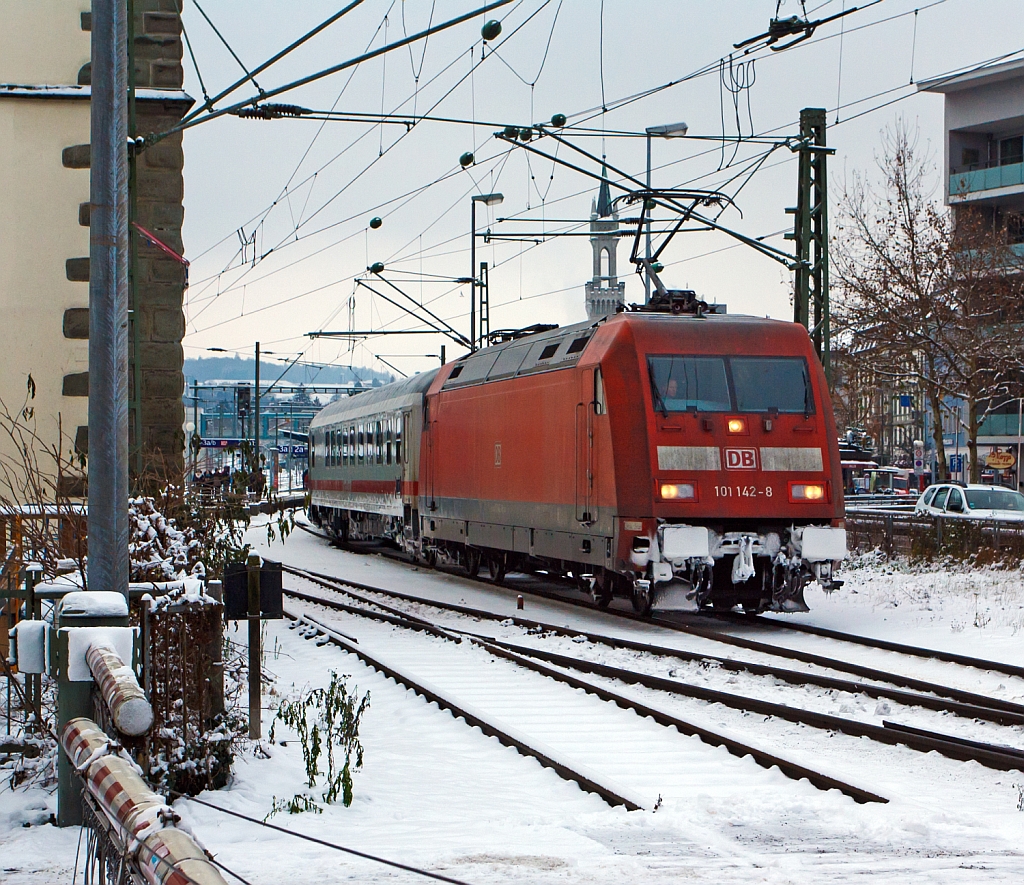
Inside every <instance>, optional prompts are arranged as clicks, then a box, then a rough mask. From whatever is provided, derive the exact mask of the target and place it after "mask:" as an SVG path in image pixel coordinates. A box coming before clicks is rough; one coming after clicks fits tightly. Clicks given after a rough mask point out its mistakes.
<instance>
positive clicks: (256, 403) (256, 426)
mask: <svg viewBox="0 0 1024 885" xmlns="http://www.w3.org/2000/svg"><path fill="white" fill-rule="evenodd" d="M252 393H253V418H254V420H253V425H252V457H253V467H252V472H253V473H255V472H256V471H258V470H260V343H259V341H257V342H256V387H255V389H254V390H253V392H252ZM260 473H261V475H262V471H261V470H260ZM260 497H262V495H261V496H260Z"/></svg>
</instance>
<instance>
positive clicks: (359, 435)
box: [356, 424, 366, 464]
mask: <svg viewBox="0 0 1024 885" xmlns="http://www.w3.org/2000/svg"><path fill="white" fill-rule="evenodd" d="M365 445H366V442H365V440H364V438H363V425H362V424H358V425H356V462H357V463H358V464H362V463H363V456H364V454H365V452H366V449H365Z"/></svg>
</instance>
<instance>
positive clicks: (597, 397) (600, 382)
mask: <svg viewBox="0 0 1024 885" xmlns="http://www.w3.org/2000/svg"><path fill="white" fill-rule="evenodd" d="M607 411H608V403H607V402H605V398H604V376H603V375H602V374H601V367H600V366H598V367H597V368H596V369H594V414H595V415H603V414H605V412H607Z"/></svg>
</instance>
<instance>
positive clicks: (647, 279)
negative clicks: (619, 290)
mask: <svg viewBox="0 0 1024 885" xmlns="http://www.w3.org/2000/svg"><path fill="white" fill-rule="evenodd" d="M650 189H651V133H650V132H648V133H647V190H650ZM650 211H651V210H648V212H647V248H646V250H645V253H644V255H645V257H646V258H647V264H646V266H645V267H644V304H647V303H649V302H650V300H651V215H650Z"/></svg>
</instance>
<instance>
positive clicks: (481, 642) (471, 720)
mask: <svg viewBox="0 0 1024 885" xmlns="http://www.w3.org/2000/svg"><path fill="white" fill-rule="evenodd" d="M285 614H287V615H288V616H289V617H293V618H296V620H304V621H306V622H307V623H311V624H312V625H314V626H317V627H319V628H320V629H321V630H323V631H324V632H325V634H326V635H327V636H328V638H329V641H330V642H331V643H332V644H334V645H338V646H340V647H343V648H345V649H346V650H349V651H351V652H352V653H353V654H356V655H358V656H359V657H360V659H362V660H363V661H364V662H366V663H368V664H370V666H373V667H374V668H375V669H378V670H380V671H381V672H382V673H385V675H387V676H390V677H391V678H393V679H395V681H396V682H399V683H400V684H403V685H406V687H409V688H412V689H413V690H414V691H417V692H419V693H420V694H422V695H423V696H424V697H425V698H427V699H428V700H433V701H435V702H437V704H438V706H441V707H443V708H445V709H450V710H451V711H452V712H453V713H455V715H456V716H462V717H463V718H465V719H466V722H467V723H468V724H470V725H476V726H478V727H480V728H481V730H482V731H484V733H485V734H492V732H491V731H488V730H487V728H484V725H483V724H481V723H484V720H483V719H482V718H481V717H479V716H477V715H475V714H467V713H466V712H465V711H462V710H461V709H458V712H456V710H457V708H456V707H455V705H454V704H453V703H452V702H450V701H447V700H446V699H444V698H443V697H441V696H440V695H439V694H437V693H436V692H435V691H434V690H432V689H423V688H422V687H420V686H417V685H416V684H415V683H413V682H412V680H411V679H410V678H409V677H405V676H401V674H398V675H396V674H397V671H394V670H393V669H392V668H386V669H382V667H385V666H386V665H381V664H380V663H379V662H377V661H375V659H373V658H371V657H370V656H369V655H367V654H366V653H365V652H364V651H363V650H362V649H358V648H357V647H356V646H355V645H351V644H350V643H349V642H347V641H344V640H342V639H340V638H338V637H336V636H335V635H333V632H334V631H332V630H331V628H330V627H328V626H327V625H324V624H321V623H320V622H318V621H317V620H316V619H315V618H313V617H311V616H309V615H301V616H298V617H297V616H296V615H294V614H293V613H291V612H288V611H287V610H285ZM467 635H468V634H467ZM471 639H472V641H473V642H474V644H476V645H478V646H480V647H481V648H483V649H485V650H486V651H488V652H489V653H490V654H492V655H494V656H496V657H500V658H504V659H505V660H508V661H510V662H512V663H515V664H517V665H519V666H521V667H523V668H525V669H528V670H532V671H534V672H536V673H539V674H541V675H544V676H548V677H551V678H552V679H555V680H556V681H558V682H561V683H564V684H566V685H569V686H571V687H573V688H577V689H582V690H583V691H585V692H587V693H588V694H592V695H595V696H596V697H599V698H600V699H601V700H603V701H607V702H610V703H614V704H615V705H616V706H618V707H620V708H621V709H625V710H630V711H632V712H634V713H635V714H636V715H638V716H640V717H650V718H651V719H653V720H654V721H655V722H657V723H658V724H659V725H662V726H665V727H666V728H669V727H674V728H675V729H676V730H677V731H678V732H679V733H680V734H685V735H690V736H695V737H698V738H700V740H701V741H702V742H703V743H706V744H709V745H711V746H715V747H724V748H725V749H726V750H728V752H729V753H730V754H732V755H733V756H738V757H740V758H743V757H744V756H750V757H752V758H753V759H754V761H755V762H756V763H757V764H758V765H759V766H761V767H762V768H768V769H770V768H774V767H777V768H778V769H779V770H780V771H781V772H782V773H783V774H785V775H786V776H787V777H789V778H791V779H793V780H798V781H799V780H804V779H806V780H807V781H809V782H810V783H811V784H813V785H814V786H815V787H817V788H818V789H821V790H833V789H834V790H839V791H840V792H842V793H844V794H845V795H847V796H849V797H850V798H851V799H853V800H854V801H855V802H858V803H861V804H864V803H867V802H881V803H887V802H888V801H889V800H888V799H886V798H885V797H883V796H879V795H878V794H877V793H872V792H870V791H869V790H865V789H863V788H861V787H857V786H854V785H853V784H848V783H846V782H845V781H841V780H839V779H838V778H834V777H831V776H830V775H827V774H824V773H822V772H819V771H815V770H813V769H811V768H807V767H806V766H803V765H800V764H799V763H796V762H793V761H792V760H789V759H785V758H783V757H781V756H776V755H775V754H773V753H768V752H766V751H764V750H761V749H759V748H757V747H752V746H750V745H748V744H745V743H742V742H741V741H737V740H736V739H734V738H730V737H727V736H725V735H721V734H718V733H717V732H714V731H711V730H710V729H707V728H704V727H703V726H700V725H695V724H694V723H691V722H688V721H686V720H684V719H681V718H679V717H678V716H673V715H671V714H668V713H665V712H664V711H662V710H658V709H655V708H654V707H649V706H647V705H646V704H643V703H640V702H639V701H636V700H634V699H632V698H628V697H625V696H623V695H620V694H617V693H615V692H613V691H610V690H609V689H607V688H604V687H602V686H599V685H594V684H593V683H590V682H586V681H585V680H582V679H577V678H576V677H574V676H571V675H569V674H567V673H563V672H561V671H559V670H555V669H553V668H550V667H547V666H545V665H544V664H541V663H539V662H538V661H535V660H531V659H530V658H529V657H526V656H523V655H519V654H517V653H515V652H513V651H510V650H508V649H505V648H502V647H501V646H500V645H499V644H497V643H494V642H492V641H489V640H487V639H485V638H472V637H471ZM484 724H486V723H484ZM489 727H490V728H492V729H495V731H494V732H493V734H494V736H495V737H498V739H499V740H502V743H506V741H505V740H503V736H504V737H506V738H507V739H508V741H509V742H510V743H508V744H507V745H508V746H515V747H516V749H518V750H519V751H520V752H523V753H524V754H525V755H529V756H535V757H536V758H537V759H539V760H540V761H541V762H542V764H545V765H548V764H549V762H551V763H553V764H551V765H549V767H552V768H555V765H561V763H557V762H554V760H551V759H550V758H549V757H547V756H543V757H542V756H541V755H538V753H537V751H536V750H534V749H533V748H532V747H530V746H529V745H526V744H524V743H523V742H522V741H521V739H517V738H514V737H512V736H509V735H506V734H504V732H499V731H498V730H497V729H496V726H489ZM524 746H525V750H524V749H523V748H524ZM562 767H563V768H565V766H564V765H563V766H562ZM555 770H556V771H557V772H558V773H559V774H560V775H562V777H564V778H565V779H566V780H575V781H577V782H579V783H580V784H581V785H582V784H583V783H584V781H582V780H580V779H579V777H577V776H575V772H573V771H572V769H566V772H567V773H563V772H562V771H560V770H559V769H558V768H555ZM587 784H588V789H591V788H592V787H596V789H592V792H598V793H599V795H602V797H603V798H605V801H608V802H609V804H612V805H616V804H624V805H626V807H627V808H630V804H631V803H629V800H627V799H624V798H623V797H621V796H618V795H617V794H614V793H613V794H611V795H612V796H613V797H614V799H615V800H617V801H612V800H610V799H609V798H608V797H607V796H605V795H604V793H602V792H601V791H602V790H607V788H604V787H601V786H600V785H598V784H597V783H596V782H595V781H593V780H588V781H587ZM636 807H637V808H638V807H639V806H636ZM630 810H636V809H635V808H630Z"/></svg>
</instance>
